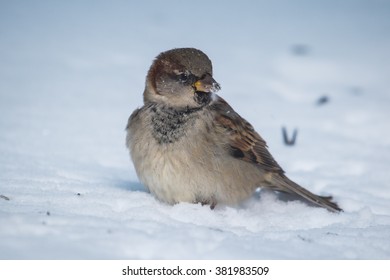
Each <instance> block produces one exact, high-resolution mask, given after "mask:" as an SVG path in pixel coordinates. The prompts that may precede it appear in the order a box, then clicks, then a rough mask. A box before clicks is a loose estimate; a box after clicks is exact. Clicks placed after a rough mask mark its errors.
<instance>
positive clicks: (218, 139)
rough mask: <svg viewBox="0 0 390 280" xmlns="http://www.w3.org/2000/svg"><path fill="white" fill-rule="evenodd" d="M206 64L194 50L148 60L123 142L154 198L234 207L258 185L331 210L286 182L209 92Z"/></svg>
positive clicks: (257, 141)
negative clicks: (140, 95)
mask: <svg viewBox="0 0 390 280" xmlns="http://www.w3.org/2000/svg"><path fill="white" fill-rule="evenodd" d="M212 74H213V72H212V65H211V61H210V59H209V58H208V57H207V55H206V54H204V53H203V52H202V51H200V50H197V49H193V48H180V49H173V50H169V51H166V52H163V53H161V54H160V55H158V56H157V58H156V59H155V60H154V62H153V64H152V66H151V67H150V69H149V72H148V74H147V77H146V86H145V91H144V106H142V107H141V108H140V109H137V110H135V111H134V112H133V114H132V115H131V116H130V118H129V121H128V124H127V128H126V130H127V137H126V145H127V147H128V148H129V150H130V155H131V158H132V160H133V163H134V166H135V169H136V172H137V175H138V177H139V179H140V180H141V182H142V183H143V184H144V185H145V187H146V188H147V189H148V190H149V191H150V192H151V193H152V194H153V195H155V196H156V197H157V198H158V199H159V200H161V201H164V202H166V203H169V204H175V203H178V202H190V203H199V202H200V203H202V204H209V205H210V207H211V208H212V209H213V208H214V207H215V205H216V204H218V203H220V204H227V205H234V204H237V203H239V202H241V201H243V200H245V199H247V198H249V197H250V196H251V195H252V194H253V193H254V191H255V190H256V189H257V188H258V187H267V188H271V189H273V190H275V191H281V192H287V193H292V194H297V195H299V196H301V197H303V198H305V199H307V200H308V201H311V202H312V203H314V204H316V205H318V206H321V207H324V208H326V209H328V210H330V211H335V212H337V211H341V208H339V207H338V205H337V204H336V203H334V202H332V201H331V197H323V196H318V195H315V194H313V193H311V192H309V191H308V190H306V189H304V188H302V187H301V186H299V185H298V184H296V183H294V182H293V181H291V180H290V179H289V178H287V177H286V175H284V171H283V169H282V168H281V167H280V166H279V164H278V163H277V162H276V161H275V160H274V158H273V157H272V155H271V154H270V153H269V151H268V149H267V145H266V142H265V141H264V140H263V138H261V136H260V135H259V134H258V133H257V132H256V131H255V130H254V129H253V127H252V125H251V124H249V123H248V122H247V121H246V120H244V119H243V118H242V117H241V116H240V115H239V114H237V113H236V112H235V111H234V110H233V108H232V107H230V106H229V104H228V103H227V102H226V101H225V100H223V99H222V98H221V97H219V96H218V95H216V94H215V92H216V91H218V90H219V89H220V86H219V84H218V83H217V82H216V81H215V80H214V79H213V76H212Z"/></svg>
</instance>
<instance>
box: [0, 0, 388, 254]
mask: <svg viewBox="0 0 390 280" xmlns="http://www.w3.org/2000/svg"><path fill="white" fill-rule="evenodd" d="M389 30H390V3H389V2H388V1H380V0H374V1H352V0H351V1H336V0H334V1H309V0H307V1H305V0H301V1H236V2H232V1H213V2H211V1H203V0H200V1H109V2H107V1H1V2H0V155H1V156H0V195H2V196H4V197H0V258H1V259H172V258H173V259H389V258H390V242H389V240H390V185H389V179H390V172H389V163H390V132H389V128H390V125H389V116H390V112H389V108H390V93H389V83H390V53H389V50H390V36H389V35H390V34H389V32H390V31H389ZM174 47H196V48H199V49H202V50H203V51H204V52H205V53H207V54H208V56H209V57H210V58H211V60H212V61H213V65H214V78H215V79H216V80H217V81H218V82H219V83H220V84H221V86H222V90H221V91H220V92H219V94H220V95H221V96H222V97H223V98H225V99H226V100H227V101H228V102H229V103H230V104H231V105H232V106H233V107H234V108H235V110H237V112H239V113H240V114H241V115H242V116H243V117H244V118H246V119H247V120H248V121H249V122H250V123H252V125H253V126H254V127H255V128H256V130H257V131H258V132H259V133H260V134H261V135H262V137H263V138H264V139H265V140H266V141H267V143H268V146H269V148H270V151H271V153H272V154H273V155H274V157H275V158H276V160H277V161H278V162H279V164H280V165H281V166H282V167H283V168H284V170H285V171H286V172H287V175H288V176H290V177H291V178H292V179H293V180H295V181H297V182H298V183H300V184H302V185H303V186H305V187H307V188H308V189H309V190H311V191H313V192H315V193H318V194H322V195H328V194H332V195H333V196H334V198H335V200H337V202H338V203H339V204H340V206H341V207H342V208H343V209H344V210H345V212H343V213H341V214H333V213H329V212H327V211H326V210H324V209H320V208H315V207H312V206H309V205H307V204H306V203H305V202H302V201H297V200H291V199H290V198H286V197H280V196H278V195H277V194H274V193H273V192H267V191H261V192H260V193H257V194H255V195H254V197H253V198H252V199H250V200H249V201H247V202H245V203H243V204H242V205H239V206H236V207H226V206H222V205H221V206H218V207H217V208H216V209H215V210H214V211H211V210H210V209H209V208H208V207H202V206H201V205H192V204H184V203H183V204H178V205H175V206H169V205H165V204H163V203H161V202H159V201H157V200H156V199H155V198H153V197H152V196H151V195H150V194H149V193H147V192H146V191H145V190H144V188H143V186H142V185H141V184H140V183H139V181H138V179H137V176H136V174H135V171H134V168H133V166H132V163H131V161H130V158H129V155H128V151H127V150H126V148H125V144H124V141H125V140H124V139H125V131H124V129H125V126H126V123H127V118H128V116H129V115H130V114H131V112H132V111H133V110H134V109H136V108H137V107H139V106H141V105H142V92H143V88H144V79H145V75H146V72H147V70H148V68H149V66H150V64H151V62H152V60H153V58H154V57H155V56H156V55H158V53H159V52H161V51H164V50H167V49H171V48H174ZM322 96H327V97H328V99H329V102H328V103H325V104H324V105H322V106H319V105H317V100H318V99H319V98H320V97H322ZM282 126H286V127H287V129H288V131H289V134H290V135H291V133H292V130H293V129H294V128H298V130H299V132H298V138H297V143H296V145H295V146H293V147H287V146H285V145H284V144H283V142H282V136H281V127H282ZM5 198H9V200H6V199H5Z"/></svg>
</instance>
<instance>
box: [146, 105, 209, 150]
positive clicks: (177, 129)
mask: <svg viewBox="0 0 390 280" xmlns="http://www.w3.org/2000/svg"><path fill="white" fill-rule="evenodd" d="M202 109H203V108H202V107H200V108H186V109H182V110H177V109H174V108H171V107H166V106H157V105H152V106H151V107H150V110H151V112H152V113H153V114H152V119H151V120H152V125H153V131H152V135H153V137H154V139H156V140H157V142H158V143H159V144H163V143H164V144H168V143H174V142H176V141H177V140H179V139H180V138H181V137H183V136H184V135H185V134H186V133H187V131H188V129H190V128H191V127H192V126H193V125H194V123H195V119H196V116H195V113H196V112H198V111H200V110H202Z"/></svg>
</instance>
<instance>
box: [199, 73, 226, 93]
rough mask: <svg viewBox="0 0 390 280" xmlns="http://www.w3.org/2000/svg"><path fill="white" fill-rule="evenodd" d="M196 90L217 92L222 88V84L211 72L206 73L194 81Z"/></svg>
mask: <svg viewBox="0 0 390 280" xmlns="http://www.w3.org/2000/svg"><path fill="white" fill-rule="evenodd" d="M194 88H195V91H200V92H216V91H218V90H220V89H221V86H220V85H219V84H218V83H217V82H216V81H215V80H214V79H213V77H211V75H210V74H207V75H205V76H204V77H202V78H201V79H199V80H197V81H196V82H195V83H194Z"/></svg>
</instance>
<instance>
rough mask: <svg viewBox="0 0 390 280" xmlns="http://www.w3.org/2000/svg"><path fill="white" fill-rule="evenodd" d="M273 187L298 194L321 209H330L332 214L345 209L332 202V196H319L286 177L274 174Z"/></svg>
mask: <svg viewBox="0 0 390 280" xmlns="http://www.w3.org/2000/svg"><path fill="white" fill-rule="evenodd" d="M272 185H273V186H275V187H276V188H277V189H278V190H281V191H285V192H288V193H292V194H297V195H299V196H301V197H303V198H305V199H307V200H308V201H310V202H312V203H314V204H316V205H318V206H320V207H323V208H326V209H328V210H329V211H331V212H340V211H343V209H341V208H340V207H339V206H338V205H337V203H335V202H333V201H332V196H319V195H316V194H314V193H311V192H310V191H308V190H306V189H305V188H303V187H301V186H300V185H298V184H297V183H295V182H293V181H291V180H290V179H289V178H287V177H286V176H284V175H280V174H273V176H272Z"/></svg>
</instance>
